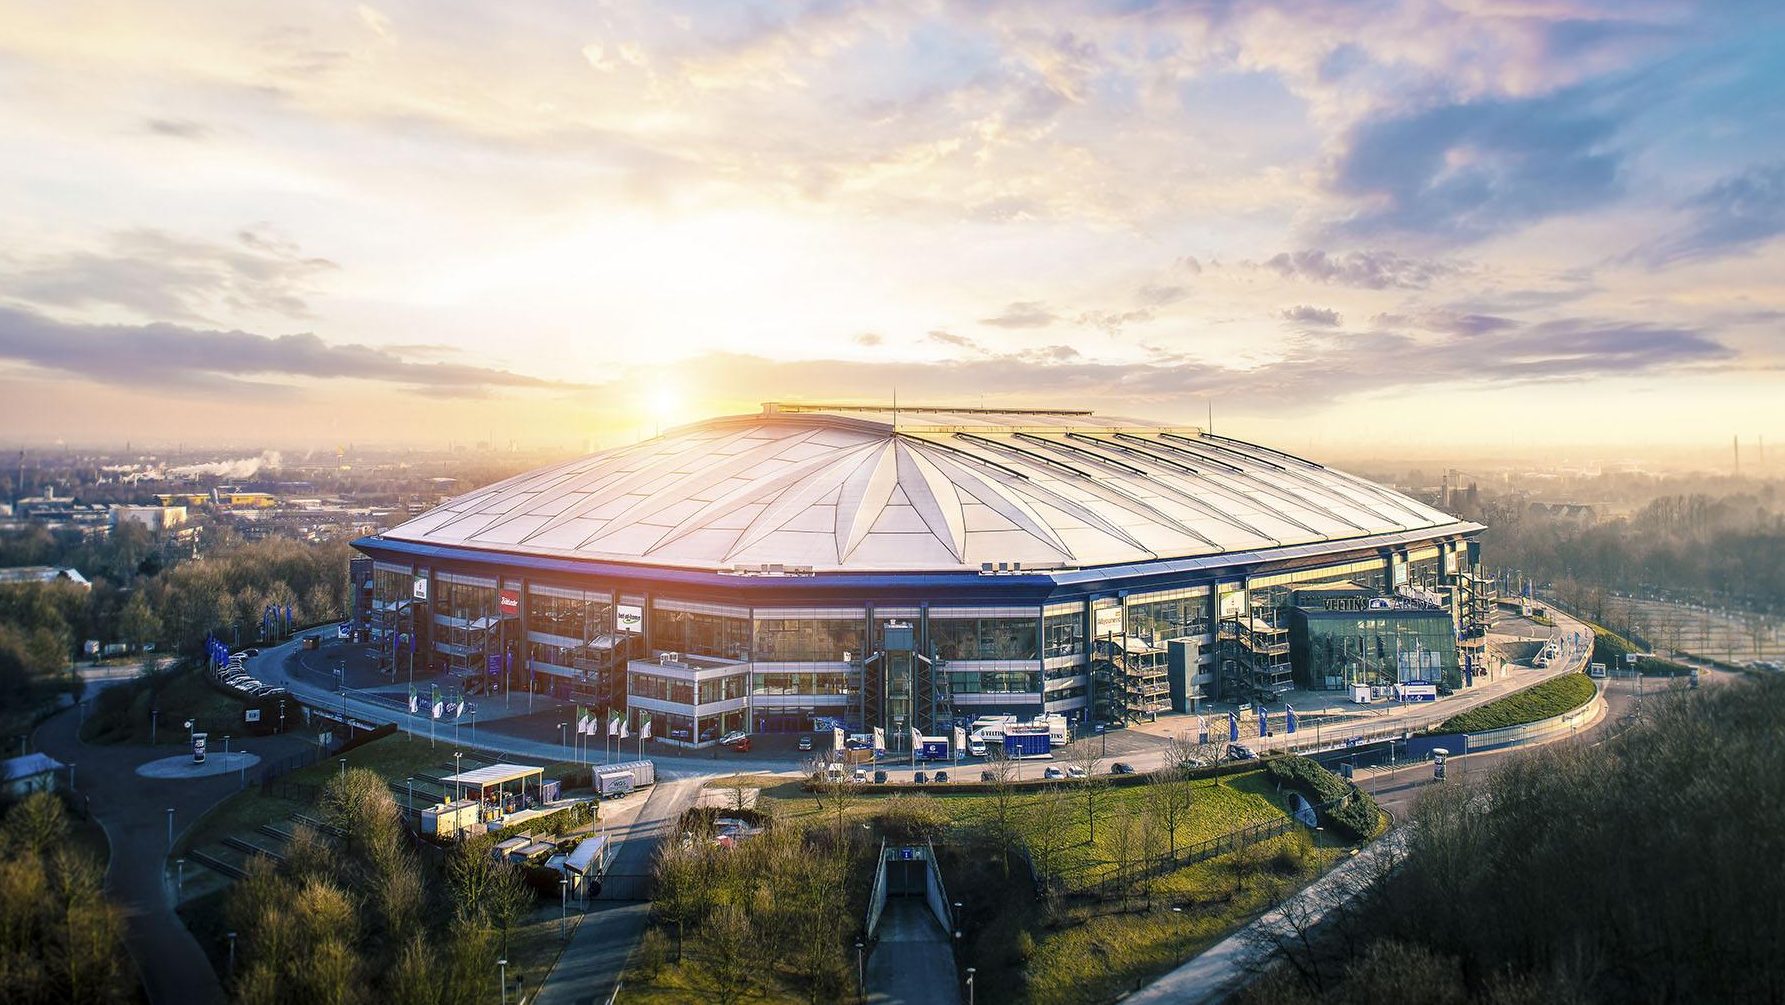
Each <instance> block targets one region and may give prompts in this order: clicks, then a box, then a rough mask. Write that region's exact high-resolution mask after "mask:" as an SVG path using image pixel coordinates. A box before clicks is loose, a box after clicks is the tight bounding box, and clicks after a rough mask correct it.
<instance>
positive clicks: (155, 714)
mask: <svg viewBox="0 0 1785 1005" xmlns="http://www.w3.org/2000/svg"><path fill="white" fill-rule="evenodd" d="M160 724H161V710H160V709H158V708H151V709H149V746H151V747H153V746H154V745H155V728H156V727H157V726H159V725H160Z"/></svg>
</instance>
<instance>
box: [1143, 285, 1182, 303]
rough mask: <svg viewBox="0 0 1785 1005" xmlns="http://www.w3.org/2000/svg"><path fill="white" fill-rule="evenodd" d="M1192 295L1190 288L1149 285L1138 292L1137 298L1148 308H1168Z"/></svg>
mask: <svg viewBox="0 0 1785 1005" xmlns="http://www.w3.org/2000/svg"><path fill="white" fill-rule="evenodd" d="M1189 295H1190V287H1188V286H1173V285H1168V284H1155V283H1148V284H1147V285H1145V286H1142V287H1141V288H1140V289H1139V290H1138V291H1136V293H1135V296H1137V297H1138V298H1139V299H1140V302H1141V303H1143V304H1145V305H1147V306H1148V307H1166V306H1169V305H1171V304H1175V303H1177V302H1178V301H1180V300H1182V299H1184V298H1185V297H1188V296H1189Z"/></svg>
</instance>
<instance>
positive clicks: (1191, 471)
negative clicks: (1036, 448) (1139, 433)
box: [1066, 433, 1202, 475]
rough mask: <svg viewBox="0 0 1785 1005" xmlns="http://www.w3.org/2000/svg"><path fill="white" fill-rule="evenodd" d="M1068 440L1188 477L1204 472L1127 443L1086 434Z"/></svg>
mask: <svg viewBox="0 0 1785 1005" xmlns="http://www.w3.org/2000/svg"><path fill="white" fill-rule="evenodd" d="M1116 435H1117V436H1120V435H1121V434H1120V433H1117V434H1116ZM1066 438H1067V439H1070V440H1081V441H1083V442H1085V443H1095V444H1097V445H1098V446H1100V447H1103V448H1105V449H1107V450H1120V451H1121V452H1122V453H1124V454H1129V455H1131V456H1134V457H1145V458H1146V459H1147V460H1149V461H1152V462H1153V463H1154V464H1162V465H1164V466H1165V467H1168V468H1171V469H1172V470H1174V471H1181V472H1183V473H1184V474H1188V475H1200V474H1202V472H1200V471H1198V470H1196V469H1195V468H1193V467H1191V466H1190V465H1188V464H1185V463H1184V462H1183V461H1174V460H1172V459H1171V458H1169V457H1161V456H1160V455H1158V454H1155V453H1151V452H1149V451H1145V450H1141V449H1139V448H1138V447H1131V446H1128V445H1127V444H1125V443H1112V442H1110V441H1109V440H1105V439H1100V438H1098V437H1095V436H1091V435H1088V434H1086V433H1067V434H1066Z"/></svg>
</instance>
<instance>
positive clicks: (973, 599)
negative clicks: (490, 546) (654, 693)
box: [353, 521, 1485, 606]
mask: <svg viewBox="0 0 1785 1005" xmlns="http://www.w3.org/2000/svg"><path fill="white" fill-rule="evenodd" d="M1484 529H1485V528H1484V527H1482V526H1481V525H1480V524H1476V523H1468V522H1464V521H1458V522H1456V523H1453V524H1446V525H1443V526H1440V527H1433V528H1429V529H1426V530H1418V531H1404V532H1398V533H1393V534H1380V535H1372V536H1368V537H1361V538H1351V539H1347V540H1339V541H1325V542H1321V543H1318V544H1306V545H1294V546H1291V547H1285V548H1271V549H1265V550H1259V551H1248V552H1228V553H1223V554H1220V555H1209V556H1205V557H1201V558H1181V559H1161V560H1159V561H1155V562H1144V563H1135V564H1129V565H1112V566H1099V567H1096V568H1089V569H1071V570H1065V571H1060V572H1047V573H1024V574H1001V575H993V576H986V575H981V574H979V573H977V572H923V573H895V572H885V573H817V574H814V575H807V576H797V577H769V576H735V575H722V574H720V573H716V572H709V571H706V570H701V569H676V568H670V567H666V566H653V565H632V564H627V563H623V562H603V561H596V560H587V559H572V558H553V557H550V556H544V555H528V554H522V553H517V552H504V551H490V550H485V549H480V548H461V547H452V546H448V545H437V544H421V543H418V542H414V541H402V540H397V539H395V538H387V537H381V536H376V535H375V536H372V537H364V538H360V539H359V540H357V541H354V542H353V547H354V548H356V549H358V550H359V551H361V552H364V553H366V554H368V555H371V556H373V557H375V558H384V559H395V560H408V561H411V562H420V563H426V564H430V565H432V564H435V563H443V564H448V565H452V566H465V565H471V566H478V567H483V568H486V569H491V570H505V571H511V572H512V571H525V572H528V573H533V574H536V575H546V576H564V577H567V578H570V579H582V578H595V579H603V580H621V581H630V582H635V583H638V584H640V586H641V588H645V589H651V588H659V587H663V586H670V587H674V588H676V589H677V590H678V591H682V592H684V593H685V594H686V595H687V596H688V598H689V599H716V600H729V601H732V602H738V601H743V602H745V603H757V604H770V603H784V604H790V605H808V606H818V605H821V604H837V603H840V602H849V601H859V602H862V603H867V602H869V601H874V602H878V603H882V604H894V605H898V604H901V603H912V604H916V603H921V602H924V601H928V602H930V603H932V604H942V605H944V606H946V605H947V604H948V603H949V602H951V601H958V602H961V603H963V604H995V603H1007V604H1043V603H1059V602H1062V601H1078V600H1088V599H1095V598H1099V597H1107V596H1115V595H1125V594H1132V593H1144V592H1149V591H1152V590H1159V589H1172V588H1177V587H1184V586H1200V585H1210V584H1213V583H1215V582H1216V581H1217V580H1226V581H1232V580H1235V579H1244V578H1245V577H1247V576H1250V575H1256V574H1259V573H1261V572H1274V571H1279V570H1286V569H1292V568H1295V567H1296V566H1298V565H1316V564H1325V563H1326V562H1329V561H1331V560H1333V559H1344V558H1352V559H1356V558H1362V557H1367V556H1369V555H1371V554H1372V553H1373V554H1375V555H1377V556H1386V555H1388V554H1389V553H1391V552H1394V551H1397V550H1401V549H1404V548H1406V547H1408V546H1410V545H1415V544H1420V545H1424V544H1433V543H1438V542H1451V541H1459V540H1464V539H1467V538H1470V537H1472V536H1474V535H1475V534H1478V533H1480V532H1481V531H1482V530H1484Z"/></svg>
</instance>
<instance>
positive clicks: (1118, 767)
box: [1109, 761, 1134, 775]
mask: <svg viewBox="0 0 1785 1005" xmlns="http://www.w3.org/2000/svg"><path fill="white" fill-rule="evenodd" d="M1109 771H1110V774H1112V775H1132V774H1134V765H1132V764H1129V763H1128V762H1127V761H1117V762H1116V763H1114V764H1112V765H1110V766H1109Z"/></svg>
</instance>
